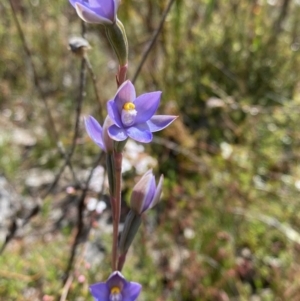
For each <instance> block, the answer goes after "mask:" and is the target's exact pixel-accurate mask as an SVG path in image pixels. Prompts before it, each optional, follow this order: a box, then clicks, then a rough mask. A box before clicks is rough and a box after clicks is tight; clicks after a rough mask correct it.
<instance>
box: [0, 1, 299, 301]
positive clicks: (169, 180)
mask: <svg viewBox="0 0 300 301" xmlns="http://www.w3.org/2000/svg"><path fill="white" fill-rule="evenodd" d="M11 3H12V4H13V7H14V11H15V14H16V16H17V18H18V20H19V22H20V27H21V31H22V33H23V35H24V39H23V40H22V37H21V36H20V31H18V27H17V25H16V22H15V18H14V14H13V12H12V9H11V6H10V2H9V1H2V2H1V3H0V13H1V21H0V39H1V47H0V57H1V60H0V78H1V80H0V91H1V93H0V110H1V111H0V114H1V116H0V128H1V131H0V209H1V210H0V239H1V241H0V243H1V244H4V246H5V247H3V248H2V250H1V251H2V253H1V256H0V300H18V301H19V300H31V301H33V300H44V301H53V300H61V301H63V300H74V301H80V300H92V297H91V296H90V294H89V291H88V284H91V283H94V282H98V281H102V280H104V279H106V277H107V276H108V275H109V274H110V268H109V261H110V242H111V238H110V233H111V232H110V231H111V223H110V218H109V216H110V215H109V212H110V210H109V204H108V202H107V197H106V193H107V191H106V190H104V193H102V191H101V190H100V191H99V189H98V190H97V188H95V189H93V188H92V187H90V188H89V190H87V191H86V190H85V188H84V183H85V181H86V179H87V177H88V175H89V173H90V170H91V167H92V166H93V164H94V163H93V162H95V159H96V158H97V156H98V153H99V149H98V148H97V146H95V145H94V144H93V143H92V142H91V141H90V140H89V139H88V138H87V135H86V134H85V131H84V128H83V126H82V119H80V125H79V135H78V137H76V139H75V142H76V149H75V151H74V154H73V155H72V158H71V164H72V168H73V171H74V174H73V176H72V172H70V168H68V166H67V167H66V168H65V169H64V171H63V172H62V175H61V177H60V178H59V181H57V183H54V181H55V179H58V177H57V174H58V173H59V171H60V170H61V167H62V166H63V165H64V162H65V158H64V157H63V156H62V155H61V153H60V151H59V150H58V147H57V143H58V141H59V145H60V146H61V145H63V147H64V148H65V150H67V151H68V150H70V149H72V144H73V136H74V126H75V120H76V110H77V109H78V97H79V96H78V95H79V78H80V68H81V67H80V65H81V62H80V59H79V58H78V57H76V56H74V55H73V54H72V53H71V52H70V51H69V50H68V40H69V38H70V37H74V36H80V35H81V31H82V24H81V21H80V20H79V18H78V17H77V15H76V13H75V10H74V9H73V8H72V6H71V5H70V4H69V3H68V1H67V0H56V1H40V0H11ZM167 4H168V2H167V1H161V0H122V3H121V6H120V8H119V13H118V16H119V19H120V20H121V21H122V22H123V23H124V26H125V28H126V32H127V36H128V40H129V47H130V63H129V78H132V77H133V75H134V73H135V70H136V69H137V67H138V65H139V63H140V61H141V58H142V54H143V52H144V51H145V49H146V47H147V46H148V45H149V42H150V41H151V39H152V37H153V34H154V33H155V31H156V30H157V28H158V25H159V23H160V20H161V18H162V14H163V12H164V10H165V9H166V7H167ZM299 16H300V1H298V0H268V1H267V0H252V1H250V0H228V1H216V0H197V1H192V0H185V1H183V0H175V1H174V3H173V5H172V7H171V10H170V12H169V14H168V16H167V19H166V21H165V24H164V27H163V29H162V31H161V33H160V35H159V37H158V40H157V42H156V43H155V45H154V47H153V48H152V50H151V52H150V54H149V57H148V58H147V60H146V61H145V64H144V66H143V68H142V70H141V72H140V74H139V76H138V77H137V80H136V90H137V94H141V93H144V92H145V91H155V90H162V91H163V97H162V103H161V106H160V109H159V110H160V112H161V113H167V114H177V115H179V119H178V120H177V121H176V122H175V123H174V124H173V125H172V126H170V127H169V128H168V129H167V130H165V131H163V132H161V133H158V134H157V135H155V137H156V138H155V140H154V143H152V144H151V145H146V146H144V147H145V150H144V152H146V153H147V154H149V155H150V156H151V157H147V158H148V159H147V160H148V161H147V160H146V161H147V162H148V163H149V162H150V163H149V164H148V163H145V164H146V165H152V166H154V170H155V173H156V174H157V175H158V174H160V173H163V174H164V175H165V177H166V181H165V187H164V195H163V197H162V201H161V203H160V204H159V206H158V207H157V208H156V209H155V210H152V212H150V214H148V215H147V216H146V217H145V219H144V223H143V226H142V228H141V231H140V235H138V237H137V238H136V240H135V242H134V245H133V247H132V250H131V252H130V254H129V257H128V261H127V263H126V265H125V269H124V271H123V272H124V275H125V276H126V278H128V279H132V280H134V281H138V282H141V283H142V284H143V292H142V294H141V296H140V298H139V300H141V301H143V300H144V301H150V300H151V301H153V300H157V301H160V300H169V301H171V300H180V301H191V300H199V301H200V300H201V301H227V300H285V301H289V300H293V301H298V300H299V298H300V297H299V296H300V282H299V279H300V254H299V251H300V234H299V231H300V210H299V209H300V201H299V191H300V165H299V160H300V157H299V154H300V135H299V133H298V128H299V111H300V109H299V104H300V85H299V77H298V75H299V71H300V55H299V51H300V50H299V49H300V17H299ZM86 39H87V40H88V41H89V43H90V44H91V46H92V48H91V50H90V51H89V54H88V55H89V60H90V62H91V65H92V68H93V70H94V74H95V76H96V78H97V87H98V90H99V95H100V104H102V106H105V102H106V101H107V100H108V99H111V98H112V97H113V95H114V94H115V91H116V84H115V74H116V68H117V61H116V58H115V56H114V54H113V53H112V51H111V49H110V46H109V45H108V43H107V41H106V38H105V35H104V30H103V28H102V27H101V26H95V25H87V26H86ZM24 40H25V41H26V45H27V47H28V49H26V45H25V44H24ZM24 46H25V47H24ZM28 50H29V51H28ZM33 66H34V68H33ZM85 91H86V93H85V97H84V101H83V105H82V111H81V116H84V115H87V114H93V115H94V116H95V117H97V118H98V119H100V113H99V108H100V107H101V106H100V104H99V102H98V101H97V100H96V96H95V93H94V86H93V81H92V77H91V75H90V73H89V72H87V80H86V87H85ZM45 104H46V105H47V106H46V105H45ZM49 112H50V113H51V116H52V118H53V123H54V125H55V127H53V124H52V125H51V123H50V124H49ZM137 149H139V148H138V147H137V146H136V145H133V146H132V149H131V150H127V152H128V154H127V155H128V158H129V159H128V166H127V168H126V172H125V173H124V177H125V181H124V194H123V199H124V206H123V207H124V208H123V213H124V214H125V213H126V210H128V209H127V207H126V202H127V201H128V199H129V196H130V187H132V185H133V183H134V181H136V180H137V179H138V178H139V177H140V173H139V172H138V169H137V166H136V163H137V161H140V160H141V157H139V156H142V157H143V158H145V157H144V156H146V155H145V154H144V153H139V151H137ZM151 160H152V161H151ZM99 162H100V163H99V166H98V167H97V169H96V170H97V171H98V174H99V179H97V178H96V180H94V181H96V184H97V185H96V186H98V188H99V186H100V184H101V179H100V177H102V176H103V169H101V165H103V161H102V159H101V157H100V159H99ZM151 162H152V163H151ZM153 162H154V163H153ZM155 162H158V163H155ZM74 175H75V176H74ZM83 191H85V192H84V194H82V192H83ZM82 196H84V199H83V203H82V202H81V201H82ZM95 199H96V200H101V202H100V204H103V205H102V206H103V208H104V207H105V205H106V206H107V208H106V209H104V210H102V209H101V210H99V208H98V209H97V210H98V211H97V210H95V206H94V205H93V204H92V203H93V202H94V201H95ZM81 203H82V204H83V205H84V206H83V207H80V204H81ZM78 210H79V211H80V210H81V213H80V212H79V211H78ZM78 218H80V219H81V220H82V221H83V223H84V227H83V231H82V233H80V236H79V241H78V245H76V250H74V248H72V245H74V241H75V239H76V236H77V234H78ZM5 241H7V242H8V243H7V244H5ZM72 250H73V251H74V254H73V258H72V260H71V261H70V257H72ZM70 263H71V264H70ZM68 264H70V266H68Z"/></svg>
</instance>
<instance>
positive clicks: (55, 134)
mask: <svg viewBox="0 0 300 301" xmlns="http://www.w3.org/2000/svg"><path fill="white" fill-rule="evenodd" d="M9 3H10V7H11V11H12V15H13V19H14V22H15V24H16V27H17V30H18V34H19V36H20V39H21V41H22V45H23V48H24V51H25V53H26V55H27V59H28V62H29V65H30V67H31V70H32V74H33V82H34V85H35V87H36V89H37V91H38V92H39V94H40V97H41V100H42V102H43V104H44V107H45V111H46V115H47V118H48V131H49V134H50V137H51V139H52V140H53V141H54V142H55V143H56V146H57V149H58V151H59V153H60V155H61V156H62V157H63V158H64V159H66V158H67V154H66V151H65V149H64V146H63V144H62V142H61V141H60V139H59V135H58V131H57V129H56V125H55V122H54V119H53V116H52V114H51V110H50V106H49V104H48V100H47V97H46V95H45V93H44V91H43V89H42V86H41V83H40V79H39V76H38V73H37V71H36V67H35V64H34V62H33V59H32V53H31V51H30V49H29V46H28V44H27V41H26V39H25V35H24V32H23V30H22V27H21V25H20V22H19V20H18V17H17V13H16V11H15V8H14V5H13V3H12V0H9ZM68 166H69V168H70V170H71V172H72V176H73V178H74V180H75V179H76V175H75V173H74V170H73V167H72V164H71V163H70V162H68Z"/></svg>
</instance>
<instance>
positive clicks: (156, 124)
mask: <svg viewBox="0 0 300 301" xmlns="http://www.w3.org/2000/svg"><path fill="white" fill-rule="evenodd" d="M177 117H178V116H171V115H155V116H153V117H152V118H151V119H150V120H148V121H147V122H146V123H147V125H148V126H149V129H150V131H151V132H157V131H160V130H163V129H164V128H166V127H167V126H168V125H169V124H171V123H172V122H173V121H174V120H175V119H176V118H177Z"/></svg>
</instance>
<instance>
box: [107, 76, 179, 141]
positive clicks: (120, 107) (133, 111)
mask: <svg viewBox="0 0 300 301" xmlns="http://www.w3.org/2000/svg"><path fill="white" fill-rule="evenodd" d="M160 97H161V92H160V91H156V92H151V93H146V94H142V95H140V96H138V97H137V98H136V93H135V88H134V86H133V84H132V83H131V82H130V81H129V80H127V81H125V82H124V83H123V84H122V85H121V86H120V87H119V89H118V91H117V93H116V95H115V97H114V99H112V100H110V101H108V103H107V111H108V115H109V117H110V118H111V120H112V121H113V122H114V125H112V126H110V127H109V128H108V134H109V136H110V137H111V138H112V139H114V140H116V141H124V140H126V139H127V138H128V137H130V138H132V139H134V140H136V141H138V142H143V143H149V142H151V141H152V139H153V135H152V132H157V131H160V130H162V129H164V128H165V127H167V126H168V125H169V124H170V123H172V122H173V121H174V120H175V119H176V118H177V116H170V115H156V116H153V115H154V113H155V112H156V110H157V108H158V105H159V102H160Z"/></svg>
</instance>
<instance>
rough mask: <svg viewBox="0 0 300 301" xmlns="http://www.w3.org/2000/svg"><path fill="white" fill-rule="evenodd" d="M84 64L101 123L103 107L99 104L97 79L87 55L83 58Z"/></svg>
mask: <svg viewBox="0 0 300 301" xmlns="http://www.w3.org/2000/svg"><path fill="white" fill-rule="evenodd" d="M85 62H86V65H87V68H88V71H89V73H90V76H91V78H92V82H93V87H94V92H95V95H96V101H97V103H98V104H99V115H100V121H101V122H103V121H104V113H103V106H102V103H101V99H100V96H99V91H98V88H97V78H96V75H95V73H94V71H93V67H92V64H91V62H90V60H89V58H88V56H87V55H86V56H85Z"/></svg>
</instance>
